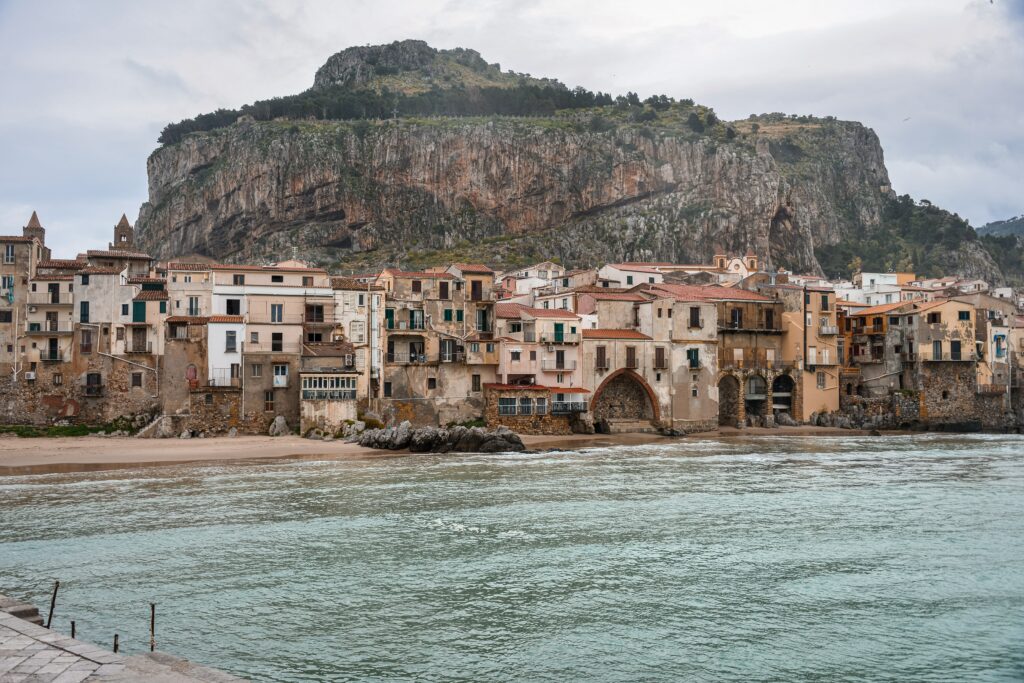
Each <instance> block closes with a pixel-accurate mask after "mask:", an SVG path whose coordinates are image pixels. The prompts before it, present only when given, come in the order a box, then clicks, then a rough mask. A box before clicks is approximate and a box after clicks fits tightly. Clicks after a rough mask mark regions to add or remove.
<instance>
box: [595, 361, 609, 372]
mask: <svg viewBox="0 0 1024 683" xmlns="http://www.w3.org/2000/svg"><path fill="white" fill-rule="evenodd" d="M609 367H610V365H609V363H608V361H607V360H597V361H594V369H595V370H607V369H608V368H609Z"/></svg>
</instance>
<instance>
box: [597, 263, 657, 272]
mask: <svg viewBox="0 0 1024 683" xmlns="http://www.w3.org/2000/svg"><path fill="white" fill-rule="evenodd" d="M667 265H671V264H667ZM608 266H609V267H611V268H615V269H616V270H628V271H630V272H633V273H658V274H660V273H661V271H660V270H658V269H657V268H652V267H651V266H650V265H649V264H642V263H609V264H608Z"/></svg>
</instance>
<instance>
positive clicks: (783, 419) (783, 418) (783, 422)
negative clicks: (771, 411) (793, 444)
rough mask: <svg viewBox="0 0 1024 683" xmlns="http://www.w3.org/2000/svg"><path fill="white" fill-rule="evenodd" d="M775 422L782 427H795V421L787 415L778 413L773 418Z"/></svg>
mask: <svg viewBox="0 0 1024 683" xmlns="http://www.w3.org/2000/svg"><path fill="white" fill-rule="evenodd" d="M775 422H776V423H777V424H779V425H780V426H782V427H796V426H797V421H796V420H794V419H793V417H792V416H791V415H790V414H789V413H779V414H778V415H776V416H775Z"/></svg>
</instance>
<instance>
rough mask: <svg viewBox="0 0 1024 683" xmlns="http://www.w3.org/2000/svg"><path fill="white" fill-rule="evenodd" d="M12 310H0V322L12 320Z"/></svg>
mask: <svg viewBox="0 0 1024 683" xmlns="http://www.w3.org/2000/svg"><path fill="white" fill-rule="evenodd" d="M13 313H14V312H13V311H0V323H9V322H12V321H13V318H12V316H13Z"/></svg>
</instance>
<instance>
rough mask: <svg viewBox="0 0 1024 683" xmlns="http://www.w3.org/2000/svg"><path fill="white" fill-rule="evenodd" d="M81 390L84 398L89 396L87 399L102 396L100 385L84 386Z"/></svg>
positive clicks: (101, 386)
mask: <svg viewBox="0 0 1024 683" xmlns="http://www.w3.org/2000/svg"><path fill="white" fill-rule="evenodd" d="M83 389H85V391H84V392H83V393H84V394H85V395H86V396H89V397H96V396H102V395H103V385H102V384H86V385H85V386H84V387H83Z"/></svg>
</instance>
